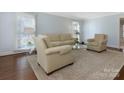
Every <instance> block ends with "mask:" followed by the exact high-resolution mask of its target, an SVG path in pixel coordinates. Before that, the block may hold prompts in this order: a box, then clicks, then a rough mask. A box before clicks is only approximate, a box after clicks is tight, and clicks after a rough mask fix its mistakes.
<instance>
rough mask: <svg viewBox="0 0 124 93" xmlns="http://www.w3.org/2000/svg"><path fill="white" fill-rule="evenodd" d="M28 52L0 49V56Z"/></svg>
mask: <svg viewBox="0 0 124 93" xmlns="http://www.w3.org/2000/svg"><path fill="white" fill-rule="evenodd" d="M24 52H29V50H14V51H0V56H6V55H13V54H18V53H24Z"/></svg>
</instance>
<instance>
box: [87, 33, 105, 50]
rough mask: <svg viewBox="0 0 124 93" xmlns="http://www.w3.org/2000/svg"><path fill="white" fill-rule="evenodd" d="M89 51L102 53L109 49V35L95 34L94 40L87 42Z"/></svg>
mask: <svg viewBox="0 0 124 93" xmlns="http://www.w3.org/2000/svg"><path fill="white" fill-rule="evenodd" d="M87 42H88V43H87V49H88V50H94V51H97V52H101V51H103V50H106V48H107V35H105V34H95V38H94V39H88V40H87Z"/></svg>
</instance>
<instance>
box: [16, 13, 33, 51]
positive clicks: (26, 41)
mask: <svg viewBox="0 0 124 93" xmlns="http://www.w3.org/2000/svg"><path fill="white" fill-rule="evenodd" d="M34 35H35V17H34V16H32V15H29V14H21V15H17V48H18V49H30V48H33V47H34V41H33V38H32V37H33V36H34Z"/></svg>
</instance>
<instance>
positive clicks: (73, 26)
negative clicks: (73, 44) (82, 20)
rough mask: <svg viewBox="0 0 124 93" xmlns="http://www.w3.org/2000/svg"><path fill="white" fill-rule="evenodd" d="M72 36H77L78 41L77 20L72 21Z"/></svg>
mask: <svg viewBox="0 0 124 93" xmlns="http://www.w3.org/2000/svg"><path fill="white" fill-rule="evenodd" d="M72 31H73V37H75V38H77V39H78V41H79V42H80V25H79V22H76V21H74V22H72Z"/></svg>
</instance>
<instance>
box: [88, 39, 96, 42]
mask: <svg viewBox="0 0 124 93" xmlns="http://www.w3.org/2000/svg"><path fill="white" fill-rule="evenodd" d="M94 41H95V39H88V40H87V42H94Z"/></svg>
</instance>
